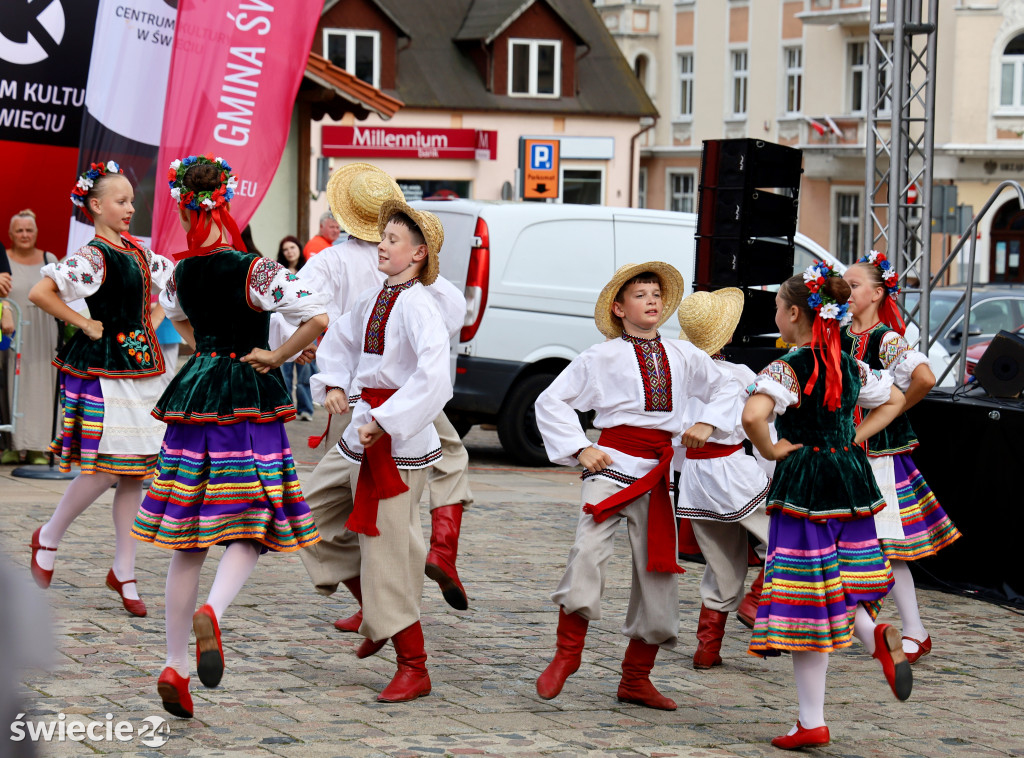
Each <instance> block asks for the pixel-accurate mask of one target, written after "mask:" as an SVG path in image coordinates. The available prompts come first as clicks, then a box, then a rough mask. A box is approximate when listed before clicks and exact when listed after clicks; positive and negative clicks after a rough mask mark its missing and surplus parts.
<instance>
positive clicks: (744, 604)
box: [736, 566, 764, 629]
mask: <svg viewBox="0 0 1024 758" xmlns="http://www.w3.org/2000/svg"><path fill="white" fill-rule="evenodd" d="M762 589H764V567H763V566H762V567H761V571H760V572H759V573H758V575H757V578H756V579H755V580H754V583H753V584H752V585H750V592H748V593H747V594H746V595H744V596H743V600H741V601H740V607H739V608H737V609H736V618H738V619H739V621H740V623H741V624H743V626H745V627H747V629H753V628H754V621H755V620H757V606H758V605H760V604H761V590H762Z"/></svg>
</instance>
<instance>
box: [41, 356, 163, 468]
mask: <svg viewBox="0 0 1024 758" xmlns="http://www.w3.org/2000/svg"><path fill="white" fill-rule="evenodd" d="M60 378H61V398H62V400H63V407H64V414H63V417H62V421H61V428H60V429H59V430H58V436H57V439H55V440H54V441H53V442H51V443H50V451H51V452H52V453H53V454H54V456H56V458H57V462H58V466H59V468H60V470H61V471H64V472H68V471H71V467H72V466H76V465H77V466H80V467H81V469H82V473H83V474H96V473H107V474H115V475H117V476H132V477H139V478H148V477H151V476H153V473H154V472H155V471H156V464H157V455H158V454H159V452H160V438H161V437H162V436H163V432H164V425H163V423H161V422H159V421H157V420H156V419H154V418H153V417H152V416H151V415H150V413H149V412H150V410H151V409H152V408H153V403H155V402H156V399H157V398H158V397H159V396H160V388H159V386H158V383H157V382H155V381H154V379H158V378H159V377H155V378H152V379H151V378H147V379H100V378H97V377H84V378H83V377H79V376H74V375H72V374H65V373H63V372H61V375H60Z"/></svg>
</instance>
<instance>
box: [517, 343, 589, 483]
mask: <svg viewBox="0 0 1024 758" xmlns="http://www.w3.org/2000/svg"><path fill="white" fill-rule="evenodd" d="M597 385H598V383H597V382H596V381H594V378H593V377H592V376H591V369H590V360H589V358H588V356H587V354H586V353H583V354H582V355H578V356H576V358H574V359H573V361H572V363H570V364H569V365H568V366H566V367H565V368H564V369H562V373H560V374H559V375H558V376H556V377H555V381H553V382H552V383H551V384H550V386H548V388H547V389H546V390H544V391H543V392H542V393H541V394H540V397H538V398H537V402H536V403H535V404H534V410H535V411H536V414H537V429H538V430H540V434H541V437H542V438H543V439H544V449H545V450H546V451H547V454H548V458H549V459H550V460H551V462H552V463H559V464H561V465H563V466H575V465H576V464H577V461H576V459H575V458H574V457H573V456H574V455H575V454H576V453H577V452H579V451H580V450H581V449H583V448H586V447H589V446H590V445H591V444H592V443H591V441H590V440H589V439H588V438H587V435H586V434H584V432H583V427H582V426H580V418H579V416H577V415H576V410H577V409H578V410H581V411H587V410H591V409H592V408H597V407H599V406H600V405H601V401H600V388H599V387H598V386H597Z"/></svg>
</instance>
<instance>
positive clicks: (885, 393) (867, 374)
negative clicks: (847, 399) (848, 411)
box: [857, 361, 893, 408]
mask: <svg viewBox="0 0 1024 758" xmlns="http://www.w3.org/2000/svg"><path fill="white" fill-rule="evenodd" d="M857 367H858V368H859V369H860V385H861V386H860V395H859V396H858V397H857V405H859V406H860V407H861V408H877V407H878V406H880V405H884V404H885V403H886V402H887V401H888V400H889V396H890V395H891V394H892V385H893V379H892V377H891V376H890V375H889V374H888V373H886V372H884V371H872V370H871V369H870V368H868V364H866V363H862V362H861V361H857Z"/></svg>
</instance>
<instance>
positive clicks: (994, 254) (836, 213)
mask: <svg viewBox="0 0 1024 758" xmlns="http://www.w3.org/2000/svg"><path fill="white" fill-rule="evenodd" d="M938 2H939V14H938V15H939V30H938V35H937V39H938V42H937V45H938V47H937V52H938V56H937V58H938V63H937V67H936V72H935V77H936V83H937V87H936V114H935V150H934V165H933V182H934V183H935V184H946V185H953V186H955V187H956V190H957V199H958V202H959V203H962V204H965V205H967V206H971V207H973V208H974V209H975V210H980V208H981V207H982V206H983V205H984V204H985V202H987V200H988V198H989V196H990V195H991V194H992V192H993V191H994V190H995V188H996V187H997V186H998V184H999V182H1001V181H1003V180H1005V179H1014V180H1018V181H1021V180H1022V178H1024V0H988V1H986V2H976V1H974V0H972V1H971V2H967V0H938ZM595 6H596V7H597V9H598V10H599V12H600V13H601V15H602V17H603V18H604V21H605V25H606V26H607V28H608V29H609V31H610V32H611V33H612V35H613V37H614V38H615V40H616V42H617V43H618V44H619V47H620V48H621V49H622V51H623V54H624V55H625V57H626V59H627V61H629V63H630V64H631V65H632V66H633V69H634V72H635V74H636V76H637V77H638V78H639V79H640V81H641V83H642V84H643V85H644V86H645V88H646V89H647V91H648V92H649V94H650V95H651V99H652V100H653V101H654V103H655V105H656V106H657V108H658V111H659V114H660V116H659V119H658V123H657V125H656V126H655V127H654V129H652V130H651V131H650V132H649V133H648V134H646V135H645V136H644V138H643V144H642V146H641V168H640V187H641V191H640V201H641V202H642V203H643V204H645V205H646V206H647V207H651V208H665V209H673V210H681V211H691V210H695V208H696V197H697V189H698V181H699V174H700V154H701V147H702V140H705V139H721V138H733V137H750V138H759V139H765V140H768V141H771V142H778V143H781V144H786V145H792V146H795V147H799V148H801V149H802V150H803V151H804V175H803V180H802V183H801V190H800V220H799V230H800V231H801V232H803V233H804V234H806V235H808V236H809V237H811V238H812V239H814V240H816V241H817V242H818V243H820V244H821V245H823V246H825V247H826V248H828V249H829V250H831V251H833V253H834V254H835V255H837V256H838V257H840V258H841V259H843V260H846V261H850V260H853V259H854V258H855V257H857V256H858V255H860V254H861V252H862V250H863V247H864V243H863V240H862V238H861V234H862V232H861V219H862V215H863V213H864V212H865V208H864V202H865V189H864V171H865V147H864V145H865V132H866V129H865V111H866V107H867V102H866V99H867V98H866V94H867V92H866V91H867V77H868V65H869V61H868V59H867V55H868V51H869V46H868V13H869V7H870V4H869V2H868V0H643V1H642V2H641V1H640V0H635V1H634V2H612V1H611V0H595ZM925 15H927V14H925ZM1021 210H1022V209H1021V208H1020V207H1018V205H1017V201H1016V199H1015V198H1011V197H1010V193H1006V194H1005V196H1003V197H1000V199H999V200H998V201H997V202H996V204H995V206H994V208H993V212H990V213H989V214H988V215H987V217H986V218H985V219H984V221H983V222H982V223H981V225H980V236H979V242H978V258H979V260H978V264H977V273H978V275H979V276H980V278H981V281H993V282H1001V281H1024V266H1022V262H1021V245H1022V243H1024V214H1022V215H1021V216H1020V217H1019V218H1018V216H1017V214H1018V213H1020V211H1021ZM955 241H956V237H952V236H943V235H934V236H933V242H932V248H933V262H934V264H935V266H936V267H937V265H938V262H939V261H941V258H942V254H943V253H944V251H945V250H946V249H948V248H949V247H950V246H951V244H952V243H954V242H955ZM962 273H963V272H962V271H960V270H958V269H953V270H952V271H951V281H953V282H955V281H957V280H958V278H959V276H961V275H962Z"/></svg>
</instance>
